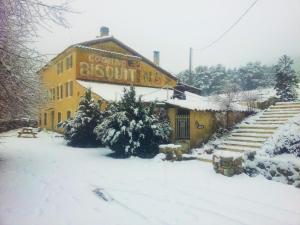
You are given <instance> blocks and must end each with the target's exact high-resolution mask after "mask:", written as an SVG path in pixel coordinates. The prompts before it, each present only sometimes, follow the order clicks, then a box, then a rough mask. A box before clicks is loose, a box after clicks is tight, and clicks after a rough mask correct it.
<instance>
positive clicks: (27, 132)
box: [18, 127, 37, 138]
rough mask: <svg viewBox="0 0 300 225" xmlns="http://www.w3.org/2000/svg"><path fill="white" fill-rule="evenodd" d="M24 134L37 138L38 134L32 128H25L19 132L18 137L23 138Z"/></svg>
mask: <svg viewBox="0 0 300 225" xmlns="http://www.w3.org/2000/svg"><path fill="white" fill-rule="evenodd" d="M23 134H26V137H29V136H27V135H31V136H32V137H34V138H36V134H37V133H35V132H33V128H31V127H23V128H22V130H21V131H19V132H18V137H21V136H22V135H23Z"/></svg>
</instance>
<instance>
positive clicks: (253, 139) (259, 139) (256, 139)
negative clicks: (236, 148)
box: [227, 136, 267, 143]
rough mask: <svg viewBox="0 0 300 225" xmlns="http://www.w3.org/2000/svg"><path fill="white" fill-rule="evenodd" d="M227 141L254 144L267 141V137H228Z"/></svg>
mask: <svg viewBox="0 0 300 225" xmlns="http://www.w3.org/2000/svg"><path fill="white" fill-rule="evenodd" d="M227 140H229V141H243V142H254V143H264V142H265V141H266V140H267V137H265V138H262V137H243V136H230V137H228V139H227Z"/></svg>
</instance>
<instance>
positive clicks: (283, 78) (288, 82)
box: [275, 55, 298, 101]
mask: <svg viewBox="0 0 300 225" xmlns="http://www.w3.org/2000/svg"><path fill="white" fill-rule="evenodd" d="M293 63H294V62H293V60H292V59H291V58H290V57H288V56H287V55H284V56H282V57H281V58H280V59H279V61H278V64H277V65H276V66H275V76H276V84H275V90H276V93H277V95H278V96H279V98H280V100H281V101H293V100H295V99H297V92H296V88H297V87H298V78H297V75H296V72H295V70H294V69H292V65H293Z"/></svg>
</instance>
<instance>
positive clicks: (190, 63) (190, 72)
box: [188, 48, 193, 84]
mask: <svg viewBox="0 0 300 225" xmlns="http://www.w3.org/2000/svg"><path fill="white" fill-rule="evenodd" d="M192 57H193V49H192V48H190V58H189V79H188V80H189V84H192Z"/></svg>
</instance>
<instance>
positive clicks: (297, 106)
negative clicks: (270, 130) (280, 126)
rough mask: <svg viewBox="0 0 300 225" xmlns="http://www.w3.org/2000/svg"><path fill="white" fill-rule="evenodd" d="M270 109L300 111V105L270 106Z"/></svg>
mask: <svg viewBox="0 0 300 225" xmlns="http://www.w3.org/2000/svg"><path fill="white" fill-rule="evenodd" d="M270 109H300V105H298V104H294V105H274V106H270Z"/></svg>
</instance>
